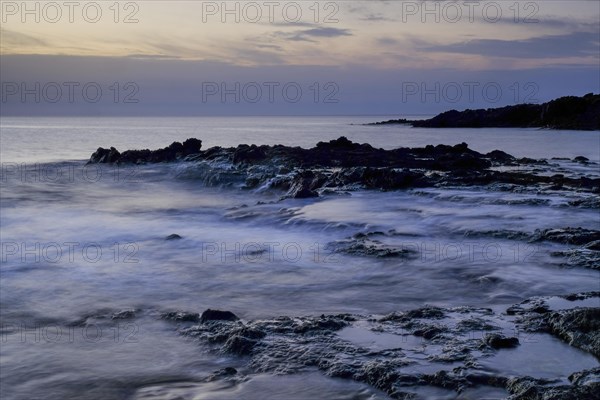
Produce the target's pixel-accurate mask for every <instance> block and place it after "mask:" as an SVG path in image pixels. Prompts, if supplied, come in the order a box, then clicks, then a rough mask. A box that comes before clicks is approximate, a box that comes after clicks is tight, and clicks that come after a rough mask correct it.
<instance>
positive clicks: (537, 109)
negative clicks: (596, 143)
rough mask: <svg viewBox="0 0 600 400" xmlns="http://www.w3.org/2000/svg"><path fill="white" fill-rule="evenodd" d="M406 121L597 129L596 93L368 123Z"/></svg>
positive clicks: (455, 125)
mask: <svg viewBox="0 0 600 400" xmlns="http://www.w3.org/2000/svg"><path fill="white" fill-rule="evenodd" d="M387 124H408V125H412V126H414V127H421V128H548V129H568V130H600V95H597V94H593V93H589V94H586V95H585V96H583V97H576V96H567V97H561V98H558V99H556V100H552V101H550V102H548V103H543V104H518V105H515V106H506V107H501V108H488V109H478V110H464V111H457V110H450V111H446V112H444V113H441V114H438V115H436V116H435V117H433V118H431V119H427V120H422V121H410V120H406V119H398V120H389V121H383V122H376V123H374V124H371V125H387Z"/></svg>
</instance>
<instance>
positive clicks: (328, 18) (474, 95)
mask: <svg viewBox="0 0 600 400" xmlns="http://www.w3.org/2000/svg"><path fill="white" fill-rule="evenodd" d="M1 13H2V15H1V18H2V24H1V25H2V27H1V35H0V45H1V49H0V52H1V58H0V73H1V75H2V76H1V78H2V113H3V114H4V115H23V114H43V115H48V114H62V115H65V114H74V115H270V114H283V115H303V114H343V115H350V114H381V115H384V114H385V115H392V114H393V115H414V114H431V113H436V112H439V111H443V110H446V109H448V108H457V109H462V108H475V107H495V106H500V105H505V104H514V103H521V102H540V101H547V100H549V99H551V98H554V97H558V96H562V95H583V94H585V93H588V92H596V93H597V92H600V22H599V21H600V2H598V1H573V0H569V1H552V0H550V1H548V0H544V1H537V2H532V1H521V2H517V1H496V2H493V1H471V2H468V1H458V2H445V1H442V2H434V1H424V2H422V1H373V0H352V1H296V2H292V1H256V2H253V1H238V2H234V1H229V2H222V1H218V2H210V1H209V2H207V1H193V0H191V1H179V0H169V1H157V0H145V1H122V2H118V3H117V2H114V1H96V2H87V1H83V2H73V3H65V2H62V1H57V2H45V1H41V2H36V1H30V2H27V3H22V2H20V1H18V2H13V1H4V0H3V1H2V2H1ZM98 89H100V91H101V93H99V92H98Z"/></svg>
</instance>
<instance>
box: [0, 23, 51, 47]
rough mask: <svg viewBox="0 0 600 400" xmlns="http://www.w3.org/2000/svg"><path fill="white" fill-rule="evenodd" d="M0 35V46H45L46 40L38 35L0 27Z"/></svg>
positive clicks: (46, 44)
mask: <svg viewBox="0 0 600 400" xmlns="http://www.w3.org/2000/svg"><path fill="white" fill-rule="evenodd" d="M0 37H1V38H2V40H1V41H0V43H1V44H2V48H7V49H8V48H15V47H16V48H23V47H46V46H48V42H46V41H45V40H43V39H40V38H38V37H35V36H32V35H28V34H25V33H20V32H15V31H11V30H8V29H4V28H0Z"/></svg>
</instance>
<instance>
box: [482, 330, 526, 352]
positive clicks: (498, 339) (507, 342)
mask: <svg viewBox="0 0 600 400" xmlns="http://www.w3.org/2000/svg"><path fill="white" fill-rule="evenodd" d="M483 342H484V343H485V344H486V345H488V346H490V347H491V348H493V349H512V348H515V347H517V346H518V345H519V339H517V338H516V337H506V336H502V335H500V334H497V333H488V334H486V335H485V338H484V339H483Z"/></svg>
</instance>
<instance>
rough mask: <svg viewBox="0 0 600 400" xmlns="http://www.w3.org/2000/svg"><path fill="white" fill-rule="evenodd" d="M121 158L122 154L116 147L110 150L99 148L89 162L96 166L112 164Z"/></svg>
mask: <svg viewBox="0 0 600 400" xmlns="http://www.w3.org/2000/svg"><path fill="white" fill-rule="evenodd" d="M120 157H121V153H119V151H118V150H117V149H115V148H114V147H111V148H110V149H104V148H102V147H98V150H96V151H95V152H94V153H93V154H92V156H91V157H90V161H89V162H90V163H94V164H112V163H115V162H117V161H118V160H119V158H120Z"/></svg>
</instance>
